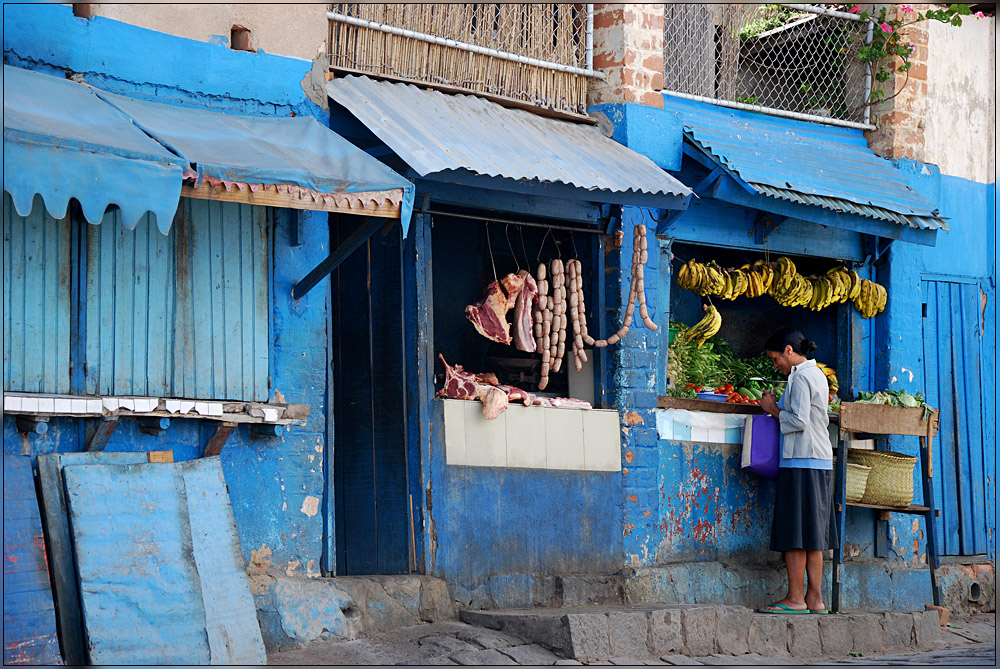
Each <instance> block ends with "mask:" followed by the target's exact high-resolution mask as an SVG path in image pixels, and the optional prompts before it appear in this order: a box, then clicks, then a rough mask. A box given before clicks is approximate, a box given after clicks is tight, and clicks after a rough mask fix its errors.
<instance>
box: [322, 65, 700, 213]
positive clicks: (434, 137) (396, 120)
mask: <svg viewBox="0 0 1000 669" xmlns="http://www.w3.org/2000/svg"><path fill="white" fill-rule="evenodd" d="M327 92H328V94H329V95H330V97H331V98H332V99H333V100H334V101H335V102H336V103H338V104H340V105H342V106H343V107H344V108H346V109H347V110H348V111H349V112H350V113H351V114H352V115H353V116H354V117H356V118H357V119H358V120H359V121H360V122H361V123H362V124H364V125H365V126H366V127H367V128H368V129H369V130H371V132H372V133H374V134H375V135H376V136H377V137H378V139H379V140H381V141H382V142H383V143H384V144H385V145H386V146H388V147H389V148H390V149H391V150H392V151H393V152H395V153H396V155H398V156H399V157H400V158H401V159H402V160H403V161H404V162H406V164H407V165H409V166H410V167H411V168H412V169H413V171H414V172H416V173H417V174H418V175H420V176H422V177H426V176H430V175H434V176H436V177H437V176H440V177H441V178H442V179H444V178H445V177H446V175H447V174H449V173H456V172H459V173H460V172H463V171H466V172H470V173H472V174H474V175H480V176H484V177H498V178H501V179H511V180H515V181H518V182H534V183H558V184H566V185H569V186H572V187H573V188H575V189H579V191H581V195H582V196H583V197H584V199H586V200H589V201H594V202H604V203H620V204H639V205H642V206H650V207H667V208H683V206H685V205H686V201H685V198H687V197H688V196H689V195H690V194H691V191H690V189H689V188H687V187H686V186H685V185H684V184H682V183H680V182H679V181H677V180H676V179H674V178H673V177H672V176H670V175H669V174H667V173H666V172H665V171H663V170H661V169H660V168H659V167H657V166H656V165H655V164H654V163H653V162H652V161H651V160H650V159H649V158H647V157H645V156H643V155H641V154H639V153H636V152H635V151H632V150H631V149H629V148H627V147H625V146H623V145H621V144H618V143H617V142H615V141H613V140H611V139H609V138H607V137H605V136H604V135H602V134H601V132H600V131H599V130H598V129H597V128H595V127H593V126H587V125H580V124H575V123H569V122H566V121H558V120H555V119H550V118H544V117H541V116H538V115H535V114H532V113H530V112H527V111H523V110H519V109H507V108H504V107H501V106H500V105H498V104H496V103H493V102H489V101H488V100H484V99H482V98H479V97H476V96H474V95H447V94H445V93H441V92H439V91H433V90H425V89H422V88H419V87H417V86H414V85H412V84H401V83H393V82H388V81H376V80H374V79H371V78H369V77H363V76H347V77H343V78H338V79H334V80H333V81H330V82H329V83H328V84H327ZM445 180H446V179H445Z"/></svg>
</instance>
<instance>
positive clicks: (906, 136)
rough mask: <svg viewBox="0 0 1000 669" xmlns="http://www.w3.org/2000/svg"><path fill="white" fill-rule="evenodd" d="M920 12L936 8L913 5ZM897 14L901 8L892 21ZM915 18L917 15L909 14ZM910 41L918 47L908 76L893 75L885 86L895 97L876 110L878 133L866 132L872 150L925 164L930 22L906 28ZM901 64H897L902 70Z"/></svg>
mask: <svg viewBox="0 0 1000 669" xmlns="http://www.w3.org/2000/svg"><path fill="white" fill-rule="evenodd" d="M913 8H914V10H915V11H916V12H923V11H926V10H928V9H931V8H933V5H913ZM894 13H897V14H898V16H897V18H903V17H904V16H906V15H903V14H902V13H901V11H900V9H899V7H898V6H896V7H892V8H890V9H889V14H888V16H889V17H892V16H893V14H894ZM909 16H913V14H909ZM903 34H904V35H905V36H906V38H907V40H908V41H909V42H910V43H912V44H913V45H914V46H915V50H914V51H913V54H912V55H911V56H910V62H911V63H912V65H911V66H910V70H909V72H908V73H900V72H893V74H892V76H890V77H889V80H888V81H886V82H885V83H884V84H882V86H883V87H884V90H885V92H886V93H885V96H886V98H890V96H892V93H893V91H899V92H898V94H897V95H896V96H895V97H892V98H891V99H887V100H886V101H885V102H882V103H880V104H878V105H875V106H874V107H872V113H871V122H872V124H873V125H876V126H878V130H872V131H868V132H866V133H865V134H866V136H867V138H868V146H870V147H871V149H872V151H874V152H875V153H877V154H878V155H880V156H882V157H883V158H889V159H895V158H908V159H910V160H919V161H921V162H923V161H925V141H924V127H925V126H924V121H925V118H926V116H927V41H928V40H927V37H928V30H927V22H926V21H922V22H920V23H915V24H913V25H911V26H906V27H905V28H903ZM899 64H900V61H899V60H898V59H897V60H896V61H895V65H894V66H895V67H898V66H899Z"/></svg>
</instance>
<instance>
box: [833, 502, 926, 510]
mask: <svg viewBox="0 0 1000 669" xmlns="http://www.w3.org/2000/svg"><path fill="white" fill-rule="evenodd" d="M847 506H857V507H860V508H862V509H875V510H877V511H894V512H896V513H927V512H928V511H929V510H930V509H928V508H927V507H926V506H919V505H917V504H911V505H909V506H884V505H882V504H862V503H861V502H848V503H847Z"/></svg>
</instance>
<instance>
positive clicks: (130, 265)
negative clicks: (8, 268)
mask: <svg viewBox="0 0 1000 669" xmlns="http://www.w3.org/2000/svg"><path fill="white" fill-rule="evenodd" d="M173 300H174V235H173V234H171V235H169V236H168V235H163V234H161V233H160V232H159V230H157V228H156V225H155V223H154V221H153V219H152V217H151V216H150V215H149V214H146V215H145V216H144V217H143V218H142V219H141V220H140V221H139V224H138V225H137V226H136V228H135V229H134V230H128V229H126V228H125V227H124V226H123V225H122V223H121V216H120V213H119V212H118V211H117V210H115V211H114V212H109V213H107V214H106V215H105V216H104V220H103V221H102V222H101V224H100V225H98V226H87V307H86V328H87V335H86V342H87V345H86V349H87V353H86V355H87V373H86V392H87V393H88V394H90V395H148V396H153V397H159V396H164V395H169V394H170V391H171V388H170V382H171V380H172V373H171V372H172V369H171V368H172V365H173V355H172V351H171V350H170V346H171V340H172V338H173V337H172V336H171V326H172V320H173Z"/></svg>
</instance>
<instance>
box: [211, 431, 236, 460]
mask: <svg viewBox="0 0 1000 669" xmlns="http://www.w3.org/2000/svg"><path fill="white" fill-rule="evenodd" d="M234 427H236V423H219V426H218V427H216V428H215V433H214V434H212V437H211V438H210V439H209V440H208V444H206V445H205V454H204V457H206V458H209V457H212V456H214V455H218V454H219V453H221V452H222V447H223V446H225V445H226V441H227V440H228V439H229V435H230V433H232V431H233V428H234Z"/></svg>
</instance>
